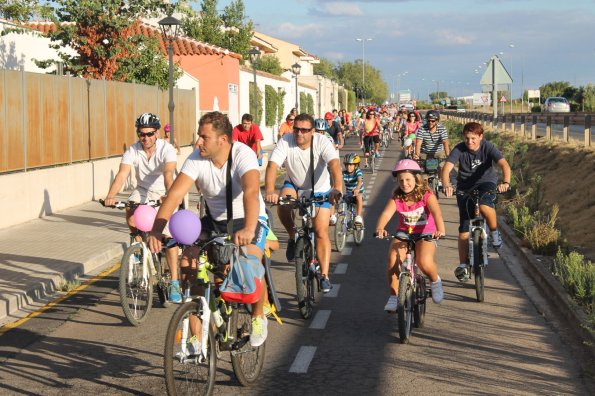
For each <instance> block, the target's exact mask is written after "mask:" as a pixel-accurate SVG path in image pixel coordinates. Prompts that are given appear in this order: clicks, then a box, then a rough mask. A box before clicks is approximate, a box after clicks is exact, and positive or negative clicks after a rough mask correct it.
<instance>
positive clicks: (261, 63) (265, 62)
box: [254, 55, 283, 76]
mask: <svg viewBox="0 0 595 396" xmlns="http://www.w3.org/2000/svg"><path fill="white" fill-rule="evenodd" d="M254 68H255V69H256V70H260V71H263V72H267V73H271V74H275V75H277V76H280V75H281V73H283V68H282V67H281V62H279V58H277V57H276V56H275V55H264V56H261V57H260V59H258V60H257V61H255V62H254Z"/></svg>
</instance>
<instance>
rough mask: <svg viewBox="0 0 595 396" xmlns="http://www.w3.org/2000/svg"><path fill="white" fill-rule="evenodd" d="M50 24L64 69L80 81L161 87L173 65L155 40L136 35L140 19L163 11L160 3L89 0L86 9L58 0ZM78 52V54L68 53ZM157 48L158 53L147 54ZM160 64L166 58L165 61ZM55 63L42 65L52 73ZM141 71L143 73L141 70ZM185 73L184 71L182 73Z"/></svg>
mask: <svg viewBox="0 0 595 396" xmlns="http://www.w3.org/2000/svg"><path fill="white" fill-rule="evenodd" d="M54 3H55V8H54V9H53V11H54V13H53V14H52V15H51V16H50V20H51V21H52V22H53V23H54V24H55V26H56V30H55V31H50V32H49V33H48V37H49V38H50V40H51V41H52V44H50V47H52V48H54V49H56V50H57V51H58V56H59V57H60V59H61V60H62V62H64V70H65V71H68V72H70V73H71V74H72V75H74V76H82V77H84V78H95V79H102V78H105V79H106V80H117V81H128V82H131V81H136V82H141V83H147V84H154V83H158V82H161V83H160V86H161V87H162V88H165V87H167V84H164V85H161V84H163V81H167V77H165V79H164V78H159V77H158V75H160V74H161V75H163V76H167V72H168V69H167V61H166V60H165V58H164V57H165V55H164V54H162V53H161V51H160V50H159V49H158V46H157V44H156V42H155V41H154V40H155V38H147V37H145V36H143V35H141V34H136V33H135V32H136V31H138V29H137V27H138V24H139V23H140V22H139V18H140V17H141V16H145V15H146V16H148V15H153V14H154V13H155V12H156V11H158V10H160V9H161V7H162V3H161V1H159V0H139V1H135V2H129V3H126V2H122V1H117V0H87V1H86V2H85V3H84V6H83V5H82V4H80V1H77V0H57V1H55V2H54ZM65 47H70V48H72V49H74V51H75V52H76V55H71V54H70V53H68V52H65V51H64V48H65ZM147 49H151V50H152V51H153V52H152V53H148V54H147V53H145V52H148V51H146V50H147ZM159 59H161V60H160V61H159ZM53 63H54V61H53V60H36V64H37V65H38V66H40V67H43V68H47V67H49V66H50V65H51V64H53ZM139 69H140V70H139ZM178 73H179V72H178Z"/></svg>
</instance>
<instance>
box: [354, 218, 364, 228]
mask: <svg viewBox="0 0 595 396" xmlns="http://www.w3.org/2000/svg"><path fill="white" fill-rule="evenodd" d="M353 222H354V223H355V225H357V226H363V225H364V219H362V217H361V216H355V219H354V220H353Z"/></svg>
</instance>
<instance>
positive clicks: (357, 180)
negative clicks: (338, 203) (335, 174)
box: [343, 153, 365, 226]
mask: <svg viewBox="0 0 595 396" xmlns="http://www.w3.org/2000/svg"><path fill="white" fill-rule="evenodd" d="M360 162H361V158H360V156H359V155H357V154H355V153H349V154H347V155H345V157H343V164H344V165H345V170H344V171H343V184H345V192H346V194H345V197H346V198H347V197H355V199H356V200H357V212H356V216H355V219H354V220H353V221H354V223H355V224H356V225H358V226H363V225H364V220H363V219H362V210H363V207H364V192H365V190H364V175H363V174H362V171H361V169H360V168H359V164H360Z"/></svg>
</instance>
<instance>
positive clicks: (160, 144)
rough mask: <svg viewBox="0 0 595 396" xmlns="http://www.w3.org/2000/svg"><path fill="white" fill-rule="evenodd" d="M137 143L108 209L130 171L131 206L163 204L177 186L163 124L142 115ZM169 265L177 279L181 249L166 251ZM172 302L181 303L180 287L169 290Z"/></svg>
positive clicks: (118, 178)
mask: <svg viewBox="0 0 595 396" xmlns="http://www.w3.org/2000/svg"><path fill="white" fill-rule="evenodd" d="M135 127H136V134H137V136H138V142H136V143H134V144H133V145H131V146H130V147H129V148H128V150H126V152H125V153H124V155H123V156H122V161H121V162H120V169H119V170H118V173H117V174H116V177H115V178H114V181H113V182H112V184H111V186H110V188H109V191H108V193H107V196H106V197H105V205H106V206H112V205H114V203H115V202H116V200H115V197H116V194H118V192H120V190H121V189H122V186H123V185H124V182H125V181H126V179H127V178H128V175H129V174H130V171H131V169H132V168H133V167H134V171H135V176H136V188H135V189H134V191H132V194H130V196H129V197H128V201H129V202H136V203H146V202H147V201H149V200H161V199H163V197H164V196H165V194H166V192H167V191H168V190H169V188H170V187H171V185H172V184H173V182H174V172H175V170H176V164H177V156H176V149H175V148H174V146H172V145H171V144H169V143H168V142H167V141H165V140H164V139H159V129H160V128H161V122H160V120H159V117H158V116H156V115H155V114H152V113H143V114H141V115H140V116H139V117H138V118H137V119H136V122H135ZM132 215H133V211H132V210H130V209H126V222H127V223H128V228H129V229H130V233H131V235H135V234H136V231H137V230H136V227H135V226H134V218H133V216H132ZM166 259H167V265H168V266H169V269H170V272H171V273H172V276H173V275H174V274H176V275H177V270H178V268H177V263H178V248H177V247H176V248H172V249H168V250H167V254H166ZM169 295H170V300H171V301H172V302H181V301H182V295H181V294H180V290H179V285H178V287H177V288H176V285H175V284H172V285H171V286H170V293H169Z"/></svg>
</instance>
